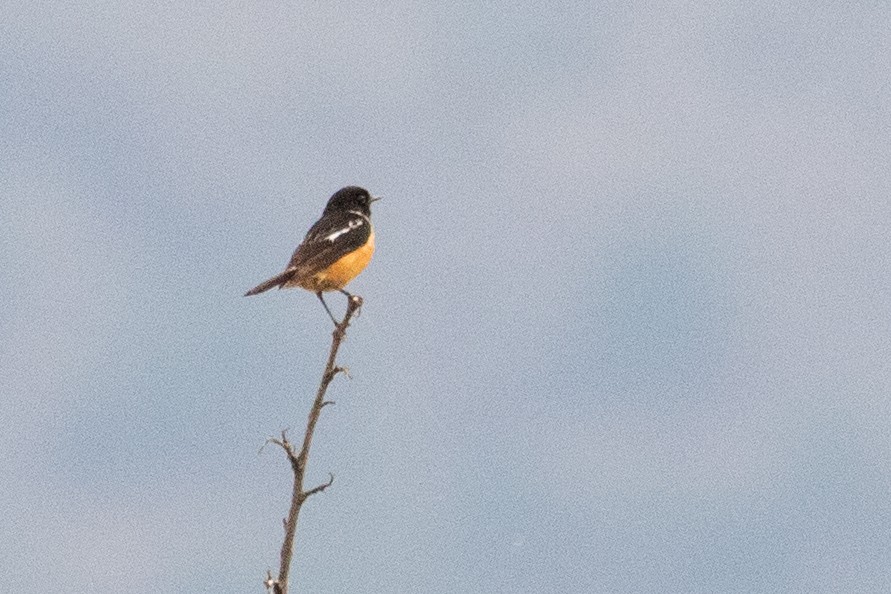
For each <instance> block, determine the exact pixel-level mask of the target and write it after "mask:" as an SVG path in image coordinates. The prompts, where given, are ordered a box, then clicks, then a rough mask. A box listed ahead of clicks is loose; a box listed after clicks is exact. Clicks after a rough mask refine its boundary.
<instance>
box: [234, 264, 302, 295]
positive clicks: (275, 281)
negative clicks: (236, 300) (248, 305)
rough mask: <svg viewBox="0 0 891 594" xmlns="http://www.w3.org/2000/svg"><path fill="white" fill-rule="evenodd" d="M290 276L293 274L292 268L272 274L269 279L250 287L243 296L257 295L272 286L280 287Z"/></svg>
mask: <svg viewBox="0 0 891 594" xmlns="http://www.w3.org/2000/svg"><path fill="white" fill-rule="evenodd" d="M292 276H294V271H293V270H285V271H284V272H282V273H281V274H277V275H275V276H273V277H272V278H271V279H269V280H267V281H263V282H262V283H260V284H259V285H257V286H256V287H254V288H253V289H251V290H250V291H248V292H247V293H245V294H244V296H245V297H250V296H251V295H259V294H260V293H263V292H264V291H268V290H269V289H271V288H272V287H279V288H280V287H281V286H282V285H284V284H285V283H286V282H288V281H289V280H291V277H292Z"/></svg>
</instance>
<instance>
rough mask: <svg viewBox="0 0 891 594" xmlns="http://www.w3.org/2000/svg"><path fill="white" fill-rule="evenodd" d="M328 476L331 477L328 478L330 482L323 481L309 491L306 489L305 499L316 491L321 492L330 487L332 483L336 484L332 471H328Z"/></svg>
mask: <svg viewBox="0 0 891 594" xmlns="http://www.w3.org/2000/svg"><path fill="white" fill-rule="evenodd" d="M328 477H329V478H328V482H327V483H322V484H321V485H319V486H318V487H313V488H312V489H310V490H309V491H306V492H305V493H304V494H303V499H308V498H309V497H311V496H313V495H315V494H316V493H321V492H322V491H324V490H325V489H327V488H328V487H330V486H331V485H333V484H334V475H333V474H331V473H330V472H329V473H328Z"/></svg>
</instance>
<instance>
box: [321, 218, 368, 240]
mask: <svg viewBox="0 0 891 594" xmlns="http://www.w3.org/2000/svg"><path fill="white" fill-rule="evenodd" d="M364 224H365V221H364V220H363V219H353V220H351V221H350V222H349V223H347V226H346V227H343V228H342V229H338V230H337V231H335V232H334V233H332V234H331V235H328V236H326V237H325V239H326V240H328V241H330V242H332V243H333V242H334V240H335V239H337V238H338V237H340V236H341V235H343V234H344V233H349V232H350V231H352V230H353V229H358V228H359V227H361V226H362V225H364Z"/></svg>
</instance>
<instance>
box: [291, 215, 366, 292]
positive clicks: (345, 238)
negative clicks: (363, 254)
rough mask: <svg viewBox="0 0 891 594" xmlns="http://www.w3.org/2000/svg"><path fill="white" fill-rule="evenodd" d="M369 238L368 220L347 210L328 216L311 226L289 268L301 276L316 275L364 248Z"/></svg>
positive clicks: (292, 257)
mask: <svg viewBox="0 0 891 594" xmlns="http://www.w3.org/2000/svg"><path fill="white" fill-rule="evenodd" d="M370 236H371V222H370V221H369V220H368V219H367V218H366V217H364V216H362V215H359V214H355V213H352V212H347V211H341V212H334V213H329V214H327V215H325V216H323V217H322V218H321V219H319V220H318V222H316V224H315V225H313V226H312V228H311V229H310V230H309V232H308V233H307V234H306V237H305V238H304V239H303V243H301V244H300V245H299V246H298V247H297V250H296V251H295V252H294V255H293V256H291V261H290V262H289V263H288V268H287V269H288V270H289V271H294V272H295V273H296V274H297V275H298V277H303V276H306V275H312V274H315V273H317V272H319V271H321V270H324V269H325V268H328V267H329V266H331V265H332V264H334V263H335V262H337V261H338V260H340V259H341V258H342V257H344V256H345V255H347V254H349V253H350V252H353V251H355V250H357V249H359V248H360V247H362V246H363V245H365V244H366V243H367V242H368V238H369V237H370Z"/></svg>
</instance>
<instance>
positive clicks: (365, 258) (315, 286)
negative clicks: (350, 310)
mask: <svg viewBox="0 0 891 594" xmlns="http://www.w3.org/2000/svg"><path fill="white" fill-rule="evenodd" d="M373 254H374V232H373V231H372V233H371V237H369V238H368V242H367V243H366V244H365V245H363V246H362V247H360V248H359V249H357V250H355V251H353V252H350V253H349V254H347V255H346V256H344V257H343V258H341V259H340V260H338V261H337V262H335V263H334V264H332V265H331V266H329V267H328V268H327V269H325V270H323V271H322V272H318V273H316V274H314V275H313V276H312V277H311V278H309V279H307V282H306V283H305V284H303V286H304V287H305V288H307V289H309V290H311V291H336V290H338V289H342V288H344V286H346V284H347V283H348V282H350V281H351V280H353V279H354V278H356V276H358V274H359V273H360V272H362V271H363V270H365V267H366V266H368V263H369V262H370V261H371V256H372V255H373Z"/></svg>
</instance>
